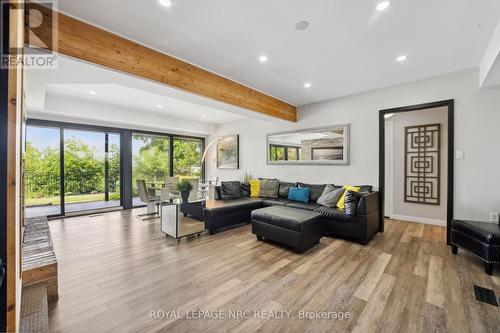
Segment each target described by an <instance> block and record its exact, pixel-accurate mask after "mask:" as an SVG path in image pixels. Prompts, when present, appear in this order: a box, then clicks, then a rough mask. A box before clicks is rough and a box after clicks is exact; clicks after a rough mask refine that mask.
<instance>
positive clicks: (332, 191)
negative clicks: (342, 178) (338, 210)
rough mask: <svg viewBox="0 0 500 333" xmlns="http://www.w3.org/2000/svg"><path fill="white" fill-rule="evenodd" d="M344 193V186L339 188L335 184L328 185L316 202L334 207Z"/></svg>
mask: <svg viewBox="0 0 500 333" xmlns="http://www.w3.org/2000/svg"><path fill="white" fill-rule="evenodd" d="M342 194H344V189H343V188H338V187H335V186H333V185H326V187H325V190H324V191H323V194H321V196H320V197H319V198H318V200H317V201H316V202H317V203H318V204H320V205H321V206H325V207H328V208H333V207H335V206H337V202H339V200H340V198H341V197H342Z"/></svg>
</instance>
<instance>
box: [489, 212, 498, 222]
mask: <svg viewBox="0 0 500 333" xmlns="http://www.w3.org/2000/svg"><path fill="white" fill-rule="evenodd" d="M490 222H491V223H496V224H498V212H490Z"/></svg>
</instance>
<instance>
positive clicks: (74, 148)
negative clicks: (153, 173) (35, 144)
mask: <svg viewBox="0 0 500 333" xmlns="http://www.w3.org/2000/svg"><path fill="white" fill-rule="evenodd" d="M119 179H120V134H116V133H108V132H100V131H87V130H79V129H78V130H76V129H65V130H64V194H65V195H64V203H65V206H64V208H65V212H67V213H72V212H80V211H86V210H96V209H103V208H109V207H118V206H120V205H121V203H120V181H119Z"/></svg>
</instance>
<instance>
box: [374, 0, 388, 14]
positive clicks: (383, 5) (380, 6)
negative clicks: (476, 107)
mask: <svg viewBox="0 0 500 333" xmlns="http://www.w3.org/2000/svg"><path fill="white" fill-rule="evenodd" d="M390 4H391V2H390V1H381V2H379V3H378V4H377V10H378V11H379V12H381V11H383V10H386V9H387V8H389V5H390Z"/></svg>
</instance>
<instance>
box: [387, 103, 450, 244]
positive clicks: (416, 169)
mask: <svg viewBox="0 0 500 333" xmlns="http://www.w3.org/2000/svg"><path fill="white" fill-rule="evenodd" d="M437 108H443V109H444V110H445V112H446V118H447V120H446V121H445V124H444V125H445V126H444V127H445V128H446V131H443V132H441V127H440V126H435V125H438V124H437V123H436V122H430V123H428V124H427V123H426V124H425V126H423V125H422V124H419V125H418V126H404V127H403V128H404V131H405V132H404V133H405V134H404V139H403V140H405V141H404V152H400V153H401V154H404V156H405V157H404V162H403V165H404V171H401V172H399V173H398V175H399V176H401V179H399V178H398V179H395V178H394V176H395V175H396V174H397V170H396V167H395V166H396V164H395V163H392V162H391V161H392V160H393V159H394V158H396V157H395V156H396V154H399V152H397V150H394V149H395V148H396V147H394V149H390V148H388V145H387V142H386V141H387V140H392V141H393V142H394V140H396V139H395V136H396V135H399V134H397V133H396V125H394V124H393V125H390V126H387V125H386V122H387V119H388V118H391V117H394V116H396V115H404V114H407V115H410V113H411V112H413V114H415V111H422V112H423V111H427V110H429V111H432V110H436V109H437ZM409 112H410V113H409ZM428 125H433V126H430V127H429V126H428ZM386 126H387V127H386ZM426 126H427V127H426ZM387 129H388V130H387ZM414 131H416V132H414ZM412 132H414V133H413V134H412ZM415 133H416V134H415ZM423 133H425V135H423ZM440 133H441V134H440ZM401 135H403V134H401ZM439 135H442V140H445V142H446V144H447V149H446V152H445V154H444V156H442V158H441V160H439V158H438V159H436V158H437V156H439V152H440V149H441V147H440V146H439V145H435V146H433V147H431V146H430V145H431V143H432V142H431V141H432V140H434V144H436V143H437V141H436V140H437V139H436V138H439ZM424 137H427V138H424ZM408 138H410V139H408ZM420 138H421V139H422V142H421V143H419V141H418V140H420ZM433 138H434V139H433ZM412 140H414V141H412ZM424 141H425V142H424ZM412 142H415V143H416V146H415V145H414V146H412ZM439 142H441V141H439ZM400 146H401V145H400ZM400 148H401V147H400ZM412 149H414V150H413V151H412ZM433 154H434V155H433ZM398 156H399V155H398ZM401 156H403V155H401ZM453 156H454V103H453V100H444V101H439V102H433V103H425V104H419V105H412V106H405V107H399V108H393V109H386V110H381V111H380V113H379V188H380V189H379V192H380V202H379V211H380V216H379V218H380V221H381V223H380V228H379V229H380V230H379V231H381V232H383V231H384V222H385V221H384V218H385V216H387V215H388V214H394V210H395V201H396V200H397V199H395V197H394V196H396V195H402V196H403V198H404V199H401V200H399V199H398V202H401V201H404V204H405V205H407V206H409V207H410V209H412V208H413V209H414V208H415V206H416V205H421V206H422V207H431V205H432V206H433V207H437V206H439V205H442V206H443V212H442V216H443V217H444V218H445V219H446V226H447V237H446V241H447V244H449V239H450V224H451V220H452V219H453V170H454V159H453ZM439 161H441V165H442V166H443V167H444V168H445V170H444V172H441V171H440V170H439V166H440V164H439ZM433 163H434V164H433ZM436 163H437V164H436ZM403 172H404V177H402V175H403ZM441 174H443V175H444V179H442V178H443V177H440V175H441ZM399 176H398V177H399ZM388 177H391V178H392V180H394V181H393V182H394V183H395V184H392V183H391V179H389V178H388ZM396 180H397V182H396ZM440 182H441V183H443V182H445V183H446V185H445V186H444V191H440V186H439V184H440ZM391 184H392V185H394V186H393V187H392V188H388V186H389V187H390V186H391ZM400 184H401V186H400ZM399 187H401V189H400V190H401V193H397V192H396V191H394V190H393V189H394V188H396V189H398V190H399ZM441 192H444V193H441ZM412 205H413V207H411V206H412ZM424 205H426V206H424ZM427 205H429V206H427ZM434 209H435V208H434ZM435 210H436V209H435Z"/></svg>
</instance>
